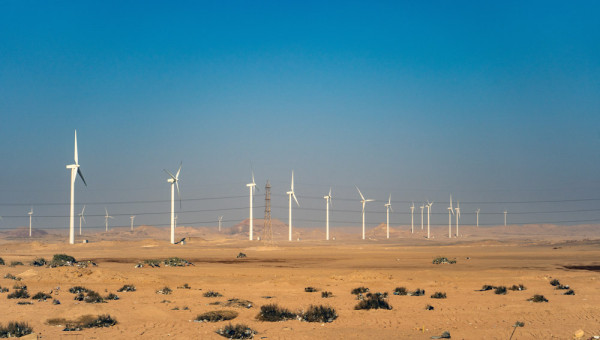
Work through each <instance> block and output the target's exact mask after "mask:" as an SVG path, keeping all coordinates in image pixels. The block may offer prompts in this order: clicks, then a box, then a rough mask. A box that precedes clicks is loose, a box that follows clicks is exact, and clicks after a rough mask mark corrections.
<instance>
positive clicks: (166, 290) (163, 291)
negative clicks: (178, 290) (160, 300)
mask: <svg viewBox="0 0 600 340" xmlns="http://www.w3.org/2000/svg"><path fill="white" fill-rule="evenodd" d="M171 293H173V290H172V289H171V288H169V287H167V286H164V287H163V288H162V289H159V290H157V291H156V294H163V295H169V294H171Z"/></svg>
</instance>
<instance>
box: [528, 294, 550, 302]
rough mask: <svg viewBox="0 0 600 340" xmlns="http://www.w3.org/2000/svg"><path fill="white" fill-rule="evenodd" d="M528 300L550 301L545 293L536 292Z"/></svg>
mask: <svg viewBox="0 0 600 340" xmlns="http://www.w3.org/2000/svg"><path fill="white" fill-rule="evenodd" d="M527 301H531V302H548V299H546V298H545V297H544V296H543V295H539V294H535V295H534V296H532V297H531V298H529V299H527Z"/></svg>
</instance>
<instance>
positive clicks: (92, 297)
mask: <svg viewBox="0 0 600 340" xmlns="http://www.w3.org/2000/svg"><path fill="white" fill-rule="evenodd" d="M83 301H84V302H87V303H103V302H104V299H103V298H102V296H100V294H98V293H96V292H95V291H93V290H89V291H88V292H87V294H86V295H85V297H84V298H83Z"/></svg>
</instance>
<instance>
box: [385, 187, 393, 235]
mask: <svg viewBox="0 0 600 340" xmlns="http://www.w3.org/2000/svg"><path fill="white" fill-rule="evenodd" d="M383 206H384V207H386V209H387V238H388V239H389V238H390V210H391V211H392V212H394V209H392V194H390V197H389V198H388V202H387V203H386V204H384V205H383Z"/></svg>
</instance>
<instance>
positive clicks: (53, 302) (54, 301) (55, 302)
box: [52, 299, 60, 305]
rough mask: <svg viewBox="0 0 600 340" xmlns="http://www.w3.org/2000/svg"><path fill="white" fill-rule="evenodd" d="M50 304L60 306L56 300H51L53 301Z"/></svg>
mask: <svg viewBox="0 0 600 340" xmlns="http://www.w3.org/2000/svg"><path fill="white" fill-rule="evenodd" d="M52 304H53V305H60V301H59V300H57V299H53V300H52Z"/></svg>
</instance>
